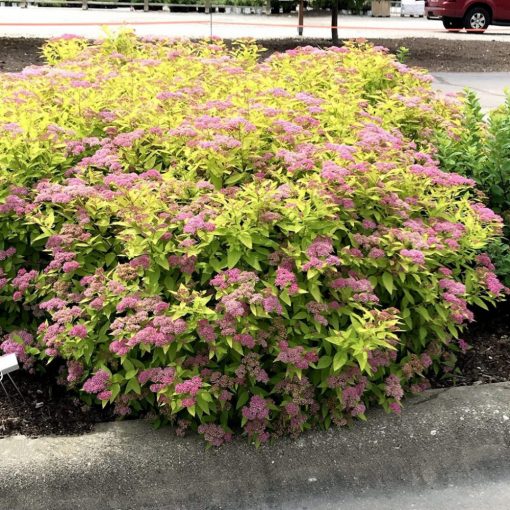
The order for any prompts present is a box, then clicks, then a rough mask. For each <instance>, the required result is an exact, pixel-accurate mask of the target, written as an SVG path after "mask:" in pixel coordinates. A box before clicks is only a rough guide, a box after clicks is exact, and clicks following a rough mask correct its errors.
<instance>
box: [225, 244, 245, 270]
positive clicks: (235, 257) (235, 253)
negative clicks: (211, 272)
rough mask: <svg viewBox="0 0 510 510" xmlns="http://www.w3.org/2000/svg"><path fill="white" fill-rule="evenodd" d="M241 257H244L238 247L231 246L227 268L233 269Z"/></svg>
mask: <svg viewBox="0 0 510 510" xmlns="http://www.w3.org/2000/svg"><path fill="white" fill-rule="evenodd" d="M241 255H242V252H241V250H240V249H239V247H238V246H231V247H230V248H229V249H228V253H227V266H228V268H229V269H232V268H233V267H234V266H235V265H236V264H237V263H238V262H239V259H240V258H241Z"/></svg>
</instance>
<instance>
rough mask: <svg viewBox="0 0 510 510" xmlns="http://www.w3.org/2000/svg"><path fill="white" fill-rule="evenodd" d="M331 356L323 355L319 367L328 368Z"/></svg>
mask: <svg viewBox="0 0 510 510" xmlns="http://www.w3.org/2000/svg"><path fill="white" fill-rule="evenodd" d="M331 361H332V360H331V356H322V357H321V359H320V360H319V361H318V363H317V368H318V369H321V370H322V369H323V368H328V367H329V366H330V365H331Z"/></svg>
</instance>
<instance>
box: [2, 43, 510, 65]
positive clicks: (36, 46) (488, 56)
mask: <svg viewBox="0 0 510 510" xmlns="http://www.w3.org/2000/svg"><path fill="white" fill-rule="evenodd" d="M340 35H341V34H340ZM370 41H371V42H373V43H374V44H376V45H381V46H385V47H387V48H388V49H389V50H390V51H391V52H392V53H395V52H397V50H398V49H399V48H400V47H401V46H404V47H406V48H408V49H409V50H410V51H409V56H408V58H407V60H406V63H407V64H409V65H412V66H419V67H424V68H426V69H428V70H429V71H431V72H439V71H441V72H498V71H500V72H501V71H510V57H509V55H510V43H508V42H500V41H490V40H488V41H465V40H445V39H435V38H434V39H432V38H431V39H426V38H411V37H406V38H402V39H377V40H376V39H370ZM43 43H44V39H28V38H7V37H5V38H1V37H0V71H3V72H16V71H21V69H23V68H24V67H25V66H27V65H34V64H36V65H37V64H42V63H43V59H42V58H41V55H40V47H41V46H42V44H43ZM263 45H264V47H265V48H267V51H266V52H265V53H264V55H266V56H267V55H269V54H271V53H274V52H275V51H285V50H288V49H291V48H295V47H296V46H304V45H311V46H322V47H328V46H330V45H331V42H330V41H329V40H327V39H306V38H304V39H302V38H295V39H269V40H264V41H263Z"/></svg>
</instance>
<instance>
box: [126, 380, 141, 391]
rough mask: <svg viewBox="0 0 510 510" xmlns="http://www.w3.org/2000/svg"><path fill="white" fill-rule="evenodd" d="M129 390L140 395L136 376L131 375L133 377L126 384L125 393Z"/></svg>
mask: <svg viewBox="0 0 510 510" xmlns="http://www.w3.org/2000/svg"><path fill="white" fill-rule="evenodd" d="M131 391H134V392H135V393H136V394H137V395H140V393H142V389H141V388H140V383H139V382H138V379H137V378H136V377H133V379H131V380H130V381H129V382H128V383H127V385H126V389H125V393H129V392H131Z"/></svg>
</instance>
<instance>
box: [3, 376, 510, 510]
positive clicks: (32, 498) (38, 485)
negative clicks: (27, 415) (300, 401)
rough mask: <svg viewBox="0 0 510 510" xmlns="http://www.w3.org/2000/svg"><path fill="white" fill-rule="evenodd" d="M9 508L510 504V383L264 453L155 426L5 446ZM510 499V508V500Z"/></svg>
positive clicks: (418, 404)
mask: <svg viewBox="0 0 510 510" xmlns="http://www.w3.org/2000/svg"><path fill="white" fill-rule="evenodd" d="M0 480H1V483H0V508H1V509H2V510H4V509H5V510H7V509H9V510H21V509H30V510H43V509H44V510H69V509H71V508H72V509H76V510H85V509H86V510H95V509H98V510H99V509H102V510H103V509H122V510H130V509H133V510H135V509H136V510H140V509H147V510H149V509H151V510H152V509H154V510H156V509H158V510H162V509H172V510H185V509H186V510H207V509H209V510H213V509H224V510H229V509H232V510H234V509H235V510H244V509H260V510H264V509H288V510H291V509H296V510H298V509H310V510H312V509H314V510H315V509H319V510H330V509H331V510H333V509H335V510H336V509H342V510H349V509H357V510H364V509H367V510H368V509H369V508H370V509H371V510H372V509H373V510H386V509H388V510H390V509H391V510H399V509H406V510H408V509H411V508H412V509H418V510H438V509H443V508H444V509H448V510H456V509H461V508H462V509H463V510H475V509H476V510H484V509H489V508H490V509H491V510H506V509H508V508H509V507H510V503H508V502H510V490H509V486H510V484H508V483H507V482H510V383H502V384H494V385H481V386H473V387H461V388H455V389H449V390H439V391H432V392H427V393H425V394H423V395H422V396H420V397H417V398H414V399H412V400H409V401H407V404H406V407H405V409H404V411H403V413H402V416H400V417H397V416H394V415H386V414H384V413H383V412H382V411H381V410H374V411H372V412H370V413H369V419H368V422H367V423H359V422H358V423H356V424H355V425H354V426H353V427H351V428H342V429H333V430H330V431H328V432H321V431H315V432H312V433H308V434H305V435H304V436H303V437H301V438H300V439H298V440H291V439H282V440H278V441H276V442H275V443H273V444H271V445H267V446H264V447H262V448H260V449H255V448H254V447H253V446H250V445H249V444H248V443H247V442H246V441H245V440H239V441H235V442H234V443H232V444H230V445H227V446H225V447H222V448H219V449H205V446H204V443H203V441H202V440H201V439H200V438H198V437H197V436H195V435H191V436H190V437H188V438H184V439H179V438H176V437H175V435H173V432H172V431H171V430H169V429H163V430H158V431H154V430H152V429H151V428H150V426H149V425H148V424H147V423H145V422H140V421H132V422H124V423H113V424H106V425H102V426H100V427H98V428H97V430H96V432H94V433H92V434H87V435H83V436H78V437H45V438H38V439H27V438H25V437H23V436H14V437H11V438H7V439H3V440H1V441H0ZM507 503H508V504H507Z"/></svg>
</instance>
